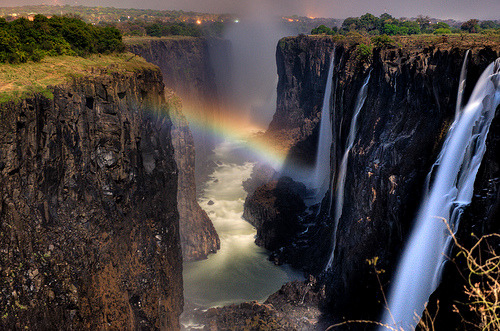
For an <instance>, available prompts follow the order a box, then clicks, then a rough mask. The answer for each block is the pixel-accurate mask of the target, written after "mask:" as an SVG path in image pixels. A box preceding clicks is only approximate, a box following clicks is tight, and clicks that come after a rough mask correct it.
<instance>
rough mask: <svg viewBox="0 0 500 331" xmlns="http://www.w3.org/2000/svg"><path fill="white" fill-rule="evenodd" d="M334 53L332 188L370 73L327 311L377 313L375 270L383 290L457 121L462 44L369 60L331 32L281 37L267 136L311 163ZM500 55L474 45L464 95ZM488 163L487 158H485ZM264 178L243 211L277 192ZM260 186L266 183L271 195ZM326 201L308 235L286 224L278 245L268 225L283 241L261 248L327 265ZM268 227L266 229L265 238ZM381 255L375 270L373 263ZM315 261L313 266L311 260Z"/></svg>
mask: <svg viewBox="0 0 500 331" xmlns="http://www.w3.org/2000/svg"><path fill="white" fill-rule="evenodd" d="M332 52H335V68H334V74H333V75H334V76H333V92H332V93H333V97H332V100H333V101H332V113H333V118H334V123H333V137H334V141H333V146H332V151H333V157H332V176H333V178H334V183H332V187H336V181H337V180H338V178H337V173H336V172H337V169H339V167H340V162H341V160H342V156H343V154H344V152H345V144H346V140H347V137H348V135H349V126H350V122H351V118H352V116H353V114H352V112H353V109H354V106H355V103H356V100H357V95H358V92H359V90H360V87H361V85H362V83H363V81H364V79H365V77H366V76H367V75H368V72H370V75H371V78H370V81H369V85H368V94H367V98H366V101H365V104H364V107H363V108H362V110H361V113H360V116H359V119H358V131H357V134H356V139H355V144H354V146H353V148H352V150H351V153H350V155H349V159H348V172H347V178H346V187H345V194H344V206H343V210H342V216H341V218H340V221H339V224H338V229H337V242H336V243H335V245H336V249H335V260H334V264H333V267H332V269H331V271H330V272H328V273H326V274H324V275H323V278H322V279H324V281H325V282H326V284H327V292H328V293H327V298H331V300H332V301H331V304H330V308H329V311H330V312H332V313H333V316H334V318H337V319H338V320H342V319H343V318H346V319H368V320H376V319H377V318H378V314H379V311H380V309H381V308H382V306H381V302H383V297H382V292H381V291H380V290H381V287H380V284H379V280H378V279H377V278H380V282H381V284H382V288H383V289H384V291H385V292H387V285H388V284H389V282H390V280H391V278H392V275H393V270H394V269H395V266H396V263H397V260H398V258H399V255H400V252H401V250H402V247H403V242H404V241H405V239H406V238H407V236H408V234H409V230H410V227H411V224H412V221H413V218H414V215H415V213H416V210H417V208H418V205H419V202H420V200H421V192H422V189H423V186H424V182H425V177H426V175H427V173H428V172H429V170H430V167H431V166H432V164H433V163H434V161H435V159H436V156H437V154H438V153H439V150H440V147H441V144H442V142H443V138H444V136H445V134H446V132H447V129H448V127H449V125H450V124H451V122H452V120H453V116H454V112H455V102H456V96H457V90H458V79H459V76H460V69H461V65H462V62H463V59H464V55H465V52H466V46H450V45H448V44H436V45H433V46H429V47H424V48H422V47H417V46H407V47H405V48H385V49H375V50H374V52H373V60H372V62H371V64H370V65H368V64H362V63H360V62H359V59H358V58H357V57H356V54H355V48H354V47H349V46H348V45H347V44H337V45H335V44H334V42H333V40H332V39H331V38H330V37H306V36H301V37H294V38H285V39H282V40H281V41H280V43H279V45H278V50H277V60H278V74H279V83H278V103H277V104H278V107H277V111H276V114H275V116H274V118H273V122H272V123H271V125H270V127H269V130H268V132H267V133H266V135H268V136H269V137H277V138H278V140H279V141H282V145H283V146H291V147H290V148H289V151H290V152H289V156H288V159H289V160H291V161H294V162H295V161H297V160H299V161H300V163H302V164H311V161H313V160H314V156H315V154H316V150H315V148H314V147H311V146H313V145H315V144H316V143H315V142H316V141H317V135H318V130H319V122H320V112H321V106H322V102H323V93H324V89H325V84H326V76H325V75H326V73H327V72H328V65H329V61H330V54H332ZM499 54H500V53H499V49H498V48H496V49H492V48H489V47H473V48H472V49H471V54H470V60H469V65H468V74H467V89H466V93H465V100H464V101H465V102H466V100H467V98H468V95H470V93H471V91H472V88H473V87H474V84H475V82H476V81H477V79H478V78H479V75H480V74H481V72H482V71H483V70H484V69H485V68H486V66H487V65H489V64H490V63H491V62H492V61H493V60H495V59H496V57H497V56H498V55H499ZM287 135H288V137H287ZM283 141H285V142H283ZM489 157H490V158H491V157H493V156H489ZM484 162H486V163H487V162H490V161H489V159H488V157H487V158H485V161H484ZM484 162H483V163H484ZM267 185H270V184H265V185H264V186H261V187H260V188H257V189H256V191H255V192H261V194H260V195H254V197H251V198H249V199H248V200H247V202H246V206H245V214H246V215H254V214H257V213H258V212H260V209H261V206H266V203H267V204H270V203H271V202H273V201H274V200H275V199H277V197H276V196H274V195H273V194H270V193H269V192H272V190H270V189H266V186H267ZM490 185H491V184H490ZM263 192H268V193H266V194H267V196H265V195H264V194H263ZM266 199H267V200H268V201H269V202H266V201H265V200H266ZM254 200H255V201H254ZM328 205H329V203H328V202H326V203H324V204H323V205H322V210H320V212H319V213H318V217H316V218H315V219H314V218H313V219H312V220H311V219H309V220H307V221H306V222H307V223H313V225H312V227H311V228H310V229H311V230H312V232H309V234H308V236H307V237H305V238H304V237H301V236H299V233H300V232H299V231H303V229H300V228H299V227H296V228H295V231H296V232H295V233H293V231H292V233H290V232H288V233H287V237H290V238H294V239H292V242H287V243H286V245H287V246H286V247H285V246H281V247H279V246H280V245H281V244H282V243H283V242H285V241H284V240H283V239H281V238H280V237H279V236H278V235H276V234H274V233H272V231H275V229H274V228H271V233H272V236H271V237H276V238H280V239H279V242H280V244H276V243H273V242H272V240H268V241H264V242H263V244H265V246H264V247H268V248H270V249H273V250H274V252H273V255H274V256H276V258H277V259H278V260H285V261H290V260H292V261H293V264H294V265H295V266H299V267H302V268H303V269H305V270H308V271H312V272H316V273H319V272H321V271H322V270H323V268H324V266H325V265H326V263H327V260H328V258H329V255H330V254H329V253H330V251H331V245H332V239H331V238H332V231H333V215H334V213H335V207H334V206H333V207H332V208H331V213H330V214H329V213H328V209H329V208H327V207H328ZM325 206H326V207H325ZM247 209H248V210H247ZM488 210H490V209H489V208H488ZM293 217H294V216H293V215H289V218H291V219H293ZM256 224H257V225H263V224H265V223H264V222H260V223H256ZM263 230H264V229H263V228H262V229H261V230H260V232H261V234H260V237H261V238H266V234H265V233H263V232H265V231H263ZM258 231H259V228H258ZM304 240H305V241H306V242H305V243H304V242H303V241H304ZM303 252H313V254H312V255H309V256H308V255H306V254H303ZM318 252H321V253H319V254H318ZM284 256H288V257H287V258H284ZM290 256H294V258H293V259H291V258H290ZM375 257H377V258H378V263H377V265H376V269H375V268H374V266H373V265H370V264H369V263H367V260H371V259H373V258H375ZM311 260H313V262H311ZM311 264H315V265H316V266H317V267H316V269H311V267H310V266H311ZM376 270H378V271H380V270H384V272H376ZM333 298H334V299H333Z"/></svg>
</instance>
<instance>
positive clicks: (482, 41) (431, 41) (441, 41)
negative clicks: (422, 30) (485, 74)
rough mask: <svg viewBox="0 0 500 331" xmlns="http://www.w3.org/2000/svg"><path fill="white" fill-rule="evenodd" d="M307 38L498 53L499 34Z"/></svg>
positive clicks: (371, 44)
mask: <svg viewBox="0 0 500 331" xmlns="http://www.w3.org/2000/svg"><path fill="white" fill-rule="evenodd" d="M298 38H301V36H299V37H285V38H283V39H281V41H280V44H279V45H280V47H283V46H285V45H286V43H287V41H292V40H295V39H298ZM307 38H310V39H316V40H321V39H323V40H331V41H333V42H335V43H339V44H345V45H349V46H355V45H360V44H364V45H368V46H371V47H380V46H383V47H392V48H401V49H423V48H429V47H433V48H439V49H448V48H461V49H474V48H485V47H489V48H491V49H492V50H495V51H500V34H498V33H496V34H479V33H468V34H444V35H430V34H420V35H411V36H390V37H384V38H388V39H385V40H384V39H380V38H383V36H369V35H367V34H360V33H357V32H351V33H348V34H347V35H345V36H344V35H334V36H328V35H308V36H307Z"/></svg>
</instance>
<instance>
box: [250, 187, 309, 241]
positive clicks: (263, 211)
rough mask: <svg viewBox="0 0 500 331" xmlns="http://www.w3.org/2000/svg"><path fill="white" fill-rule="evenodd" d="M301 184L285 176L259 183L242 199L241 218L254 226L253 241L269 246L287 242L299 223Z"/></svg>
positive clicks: (302, 190)
mask: <svg viewBox="0 0 500 331" xmlns="http://www.w3.org/2000/svg"><path fill="white" fill-rule="evenodd" d="M304 192H305V186H304V185H303V184H300V183H296V182H294V181H293V180H292V179H290V178H288V177H283V178H280V179H279V180H277V181H271V182H269V183H268V184H266V185H264V186H261V187H259V188H258V189H257V190H256V191H255V192H254V193H253V194H252V195H249V196H248V197H247V199H246V201H245V205H246V206H247V208H245V210H244V213H243V218H244V219H245V220H247V221H248V222H249V223H250V224H252V225H253V226H255V228H257V236H256V239H255V242H256V244H257V245H259V246H263V247H266V248H267V249H269V250H275V249H278V248H280V247H283V246H287V245H289V244H291V242H292V241H293V240H294V237H295V234H296V233H298V232H299V230H300V229H301V228H302V227H303V226H302V225H301V222H300V221H301V218H300V216H301V215H303V213H304V212H305V209H306V206H305V204H304V202H303V200H302V197H301V194H303V193H304Z"/></svg>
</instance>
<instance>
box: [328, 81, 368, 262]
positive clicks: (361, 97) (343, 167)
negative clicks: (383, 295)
mask: <svg viewBox="0 0 500 331" xmlns="http://www.w3.org/2000/svg"><path fill="white" fill-rule="evenodd" d="M370 75H371V73H369V74H368V76H367V77H366V78H365V81H364V82H363V85H362V86H361V89H360V90H359V93H358V98H357V100H356V105H355V107H354V112H353V117H352V119H351V125H350V127H349V136H348V139H347V143H346V148H345V152H344V156H343V157H342V162H341V164H340V171H339V173H338V177H337V187H336V188H335V191H333V187H332V191H331V192H332V194H331V199H332V200H333V199H335V210H334V211H335V215H334V218H333V239H332V252H331V254H330V258H329V259H328V263H327V264H326V267H325V271H326V270H328V269H331V268H332V264H333V259H334V257H335V243H336V241H337V227H338V225H339V220H340V217H341V216H342V208H343V206H344V188H345V179H346V174H347V163H348V159H349V153H350V152H351V149H352V147H353V146H354V141H355V138H356V131H357V122H358V116H359V113H360V111H361V108H363V105H364V104H365V100H366V95H367V93H368V82H369V81H370ZM332 186H333V181H332ZM332 204H333V201H330V207H329V210H328V215H330V213H331V208H332Z"/></svg>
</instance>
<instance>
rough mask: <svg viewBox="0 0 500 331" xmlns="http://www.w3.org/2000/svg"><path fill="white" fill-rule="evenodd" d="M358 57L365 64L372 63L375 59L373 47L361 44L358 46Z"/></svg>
mask: <svg viewBox="0 0 500 331" xmlns="http://www.w3.org/2000/svg"><path fill="white" fill-rule="evenodd" d="M356 57H357V59H358V60H359V61H361V62H363V63H370V62H371V61H372V59H373V49H372V47H371V46H370V45H366V44H359V45H358V46H356Z"/></svg>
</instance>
